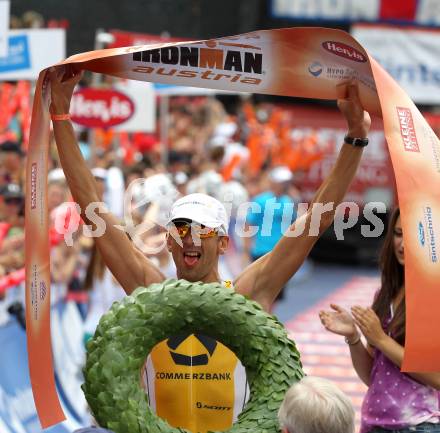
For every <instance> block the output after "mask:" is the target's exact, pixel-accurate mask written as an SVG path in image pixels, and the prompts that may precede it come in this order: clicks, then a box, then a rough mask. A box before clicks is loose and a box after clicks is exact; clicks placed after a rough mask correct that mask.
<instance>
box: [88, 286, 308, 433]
mask: <svg viewBox="0 0 440 433" xmlns="http://www.w3.org/2000/svg"><path fill="white" fill-rule="evenodd" d="M195 332H198V333H202V334H204V335H207V336H210V337H212V338H214V339H216V340H218V341H220V342H221V343H223V344H224V345H225V346H227V347H229V349H231V350H232V351H233V352H234V353H235V354H236V356H237V357H238V358H239V359H240V361H241V363H242V364H243V365H244V367H245V368H246V375H247V378H248V381H249V387H250V391H251V393H250V400H249V401H248V403H247V404H246V406H245V408H244V410H243V412H242V413H241V414H240V415H239V416H238V420H237V421H236V422H235V423H234V425H233V426H232V428H231V429H229V430H228V432H230V433H244V432H248V433H250V432H252V433H255V432H259V433H275V432H278V431H279V426H278V420H277V411H278V409H279V407H280V405H281V402H282V400H283V398H284V394H285V392H286V391H287V389H288V388H289V387H290V385H291V384H292V383H294V382H296V381H298V380H299V379H301V377H303V375H304V373H303V371H302V365H301V362H300V356H299V352H298V350H297V349H296V346H295V344H294V343H293V341H291V340H289V338H288V337H287V333H286V331H285V329H284V327H283V325H282V324H281V323H280V322H278V320H277V319H276V318H275V317H274V316H271V315H269V314H267V313H266V312H264V311H263V310H262V308H261V306H260V305H259V304H257V303H256V302H254V301H250V300H248V299H246V298H245V297H244V296H242V295H239V294H237V293H234V292H233V291H232V290H231V289H227V288H225V287H223V286H222V285H220V284H219V283H211V284H203V283H189V282H187V281H185V280H166V281H165V282H163V283H160V284H152V285H151V286H149V287H147V288H145V287H140V288H138V289H136V290H135V291H134V292H133V293H132V295H131V296H127V297H126V298H125V299H124V300H123V301H121V302H119V303H114V304H113V306H112V307H111V309H110V310H109V311H108V312H107V313H106V314H105V315H104V316H102V318H101V320H100V322H99V325H98V327H97V329H96V332H95V335H94V337H93V338H92V339H91V340H90V341H89V342H88V344H87V352H88V353H87V362H86V365H85V367H84V377H85V383H84V384H83V385H82V389H83V391H84V393H85V396H86V399H87V401H88V403H89V405H90V408H91V410H92V412H93V415H94V416H95V419H96V421H97V422H98V423H99V424H100V425H101V426H102V427H106V428H109V429H111V430H113V431H114V432H116V433H138V432H139V433H177V432H186V431H187V430H185V429H181V428H173V427H171V426H170V425H169V424H168V423H167V422H166V421H165V420H163V419H161V418H160V417H158V416H156V415H155V414H154V413H153V412H152V410H151V409H150V408H149V406H148V397H147V395H146V394H145V391H144V389H143V388H142V386H141V383H140V371H141V368H142V366H143V365H144V362H145V360H146V358H147V356H148V354H149V353H150V352H151V350H152V349H153V348H154V346H155V345H156V344H157V343H159V342H161V341H163V340H165V339H167V338H168V337H170V336H172V335H176V334H179V333H195Z"/></svg>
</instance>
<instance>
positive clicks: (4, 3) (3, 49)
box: [0, 0, 11, 58]
mask: <svg viewBox="0 0 440 433" xmlns="http://www.w3.org/2000/svg"><path fill="white" fill-rule="evenodd" d="M10 6H11V5H10V2H9V0H0V58H1V57H6V56H7V55H8V30H9V9H10Z"/></svg>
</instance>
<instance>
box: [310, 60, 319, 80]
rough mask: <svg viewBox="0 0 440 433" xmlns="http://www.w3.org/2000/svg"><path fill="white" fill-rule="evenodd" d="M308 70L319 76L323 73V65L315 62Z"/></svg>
mask: <svg viewBox="0 0 440 433" xmlns="http://www.w3.org/2000/svg"><path fill="white" fill-rule="evenodd" d="M308 70H309V72H310V74H311V75H313V76H314V77H319V76H320V75H321V74H322V65H321V63H319V62H313V63H312V64H311V65H310V66H309V69H308Z"/></svg>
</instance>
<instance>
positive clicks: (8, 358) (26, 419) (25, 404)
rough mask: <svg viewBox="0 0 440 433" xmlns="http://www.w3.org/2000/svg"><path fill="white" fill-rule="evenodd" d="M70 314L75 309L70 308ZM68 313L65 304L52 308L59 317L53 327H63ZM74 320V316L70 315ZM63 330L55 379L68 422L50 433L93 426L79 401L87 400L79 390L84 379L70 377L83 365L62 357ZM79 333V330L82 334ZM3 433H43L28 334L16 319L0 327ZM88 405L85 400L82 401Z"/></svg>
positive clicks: (0, 418)
mask: <svg viewBox="0 0 440 433" xmlns="http://www.w3.org/2000/svg"><path fill="white" fill-rule="evenodd" d="M69 311H70V313H69V314H70V315H71V314H72V311H73V310H72V309H71V308H70V309H69ZM64 313H65V306H64V305H56V306H54V307H53V308H52V317H57V318H56V319H55V323H53V324H52V330H54V326H57V327H60V328H61V325H60V322H62V319H61V317H62V316H63V314H64ZM71 317H73V316H71ZM63 328H64V329H59V328H57V330H56V332H55V334H56V337H55V339H54V341H53V343H54V349H56V350H54V364H55V376H56V383H57V388H58V392H59V395H60V401H61V405H62V407H63V410H64V413H65V414H66V418H67V419H66V421H64V422H63V423H60V424H58V425H56V426H53V427H50V428H48V429H46V430H45V431H47V432H48V433H70V432H72V431H73V430H76V429H79V428H81V427H85V426H87V425H89V424H90V420H89V416H88V415H87V408H86V406H85V403H84V405H80V404H79V403H78V402H80V401H81V399H84V397H83V394H82V390H81V389H80V388H79V386H80V384H81V378H80V377H79V376H78V374H76V375H74V376H73V378H72V377H69V374H72V373H73V372H78V371H80V365H78V364H73V360H72V359H71V357H69V356H67V357H66V356H63V357H62V358H60V357H59V356H60V354H63V352H66V353H67V354H68V353H69V352H70V351H71V350H64V349H63V345H64V346H68V345H66V344H65V341H66V340H67V339H68V338H69V335H65V328H66V327H65V326H64V327H63ZM79 332H80V331H79ZM0 348H1V350H0V359H1V363H0V364H1V368H0V433H37V432H38V433H39V432H41V431H42V429H41V427H40V422H39V420H38V416H37V413H36V409H35V404H34V400H33V396H32V389H31V385H30V379H29V372H28V357H27V348H26V333H25V331H24V329H23V328H22V327H21V326H20V325H19V324H18V322H17V321H16V320H15V319H11V320H9V321H7V323H3V324H2V325H1V326H0ZM55 352H57V354H58V358H57V356H55ZM83 401H84V402H85V400H83Z"/></svg>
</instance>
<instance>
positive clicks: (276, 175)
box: [269, 165, 293, 183]
mask: <svg viewBox="0 0 440 433" xmlns="http://www.w3.org/2000/svg"><path fill="white" fill-rule="evenodd" d="M269 179H270V180H271V181H272V182H275V183H283V182H289V181H291V180H292V179H293V174H292V172H291V171H290V169H289V168H288V167H286V166H284V165H281V166H279V167H275V168H273V169H272V170H271V171H270V172H269Z"/></svg>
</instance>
